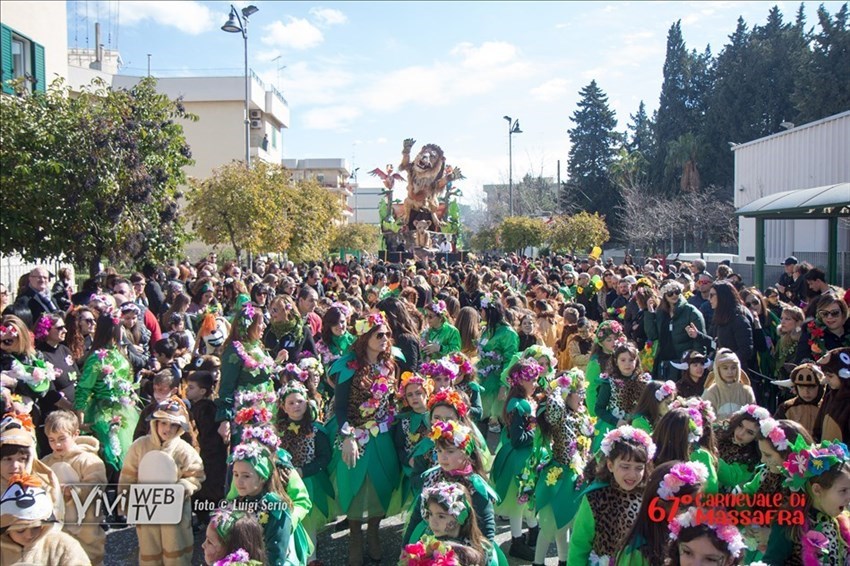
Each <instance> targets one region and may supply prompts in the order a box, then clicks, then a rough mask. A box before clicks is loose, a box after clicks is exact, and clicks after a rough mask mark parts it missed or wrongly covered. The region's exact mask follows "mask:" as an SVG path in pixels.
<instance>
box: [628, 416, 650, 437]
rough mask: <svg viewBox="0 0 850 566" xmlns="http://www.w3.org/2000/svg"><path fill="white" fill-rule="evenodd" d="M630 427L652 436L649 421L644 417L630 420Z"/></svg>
mask: <svg viewBox="0 0 850 566" xmlns="http://www.w3.org/2000/svg"><path fill="white" fill-rule="evenodd" d="M631 424H632V426H633V427H635V428H639V429H641V430H642V431H644V432H646V433H647V434H648V435H650V436H652V423H650V422H649V419H648V418H646V417H645V416H644V415H637V416H635V417H634V418H633V419H632V423H631Z"/></svg>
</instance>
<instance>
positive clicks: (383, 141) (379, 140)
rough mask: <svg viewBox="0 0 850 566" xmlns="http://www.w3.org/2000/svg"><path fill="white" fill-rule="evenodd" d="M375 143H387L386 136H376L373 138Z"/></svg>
mask: <svg viewBox="0 0 850 566" xmlns="http://www.w3.org/2000/svg"><path fill="white" fill-rule="evenodd" d="M375 143H387V138H378V139H376V140H375Z"/></svg>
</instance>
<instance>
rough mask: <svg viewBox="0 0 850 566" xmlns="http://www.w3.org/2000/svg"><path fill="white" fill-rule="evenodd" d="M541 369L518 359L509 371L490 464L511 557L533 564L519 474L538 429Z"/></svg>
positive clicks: (533, 527) (533, 529) (532, 536)
mask: <svg viewBox="0 0 850 566" xmlns="http://www.w3.org/2000/svg"><path fill="white" fill-rule="evenodd" d="M543 373H544V368H543V366H541V365H540V364H539V363H537V361H536V360H535V359H534V358H520V359H519V360H518V361H517V362H516V363H515V364H513V366H511V368H510V369H509V370H508V378H507V382H508V385H509V386H510V391H509V392H508V399H507V404H506V405H505V412H504V415H503V419H504V421H505V428H504V430H502V438H501V442H500V444H499V448H498V450H497V451H496V459H495V460H494V461H493V470H492V481H493V485H494V486H495V488H496V493H497V494H498V495H499V500H500V504H499V506H498V508H497V510H496V512H497V513H499V514H500V515H507V516H508V517H509V518H510V523H511V548H510V551H509V553H508V554H509V555H510V556H514V557H516V558H521V559H523V560H533V559H534V551H533V550H532V548H531V547H533V546H534V545H535V544H536V543H537V535H538V532H539V529H538V528H537V519H536V518H534V517H533V516H532V517H529V518H528V524H529V527H530V530H529V540H528V541H526V539H525V538H523V536H522V520H523V515H524V514H525V511H526V508H527V504H528V494H527V493H521V492H520V480H521V479H522V472H523V469H525V467H526V465H527V464H528V460H529V458H531V455H532V448H533V446H534V437H535V433H536V429H537V400H536V399H535V398H534V392H535V390H536V389H537V386H538V380H539V379H540V377H541V376H542V375H543Z"/></svg>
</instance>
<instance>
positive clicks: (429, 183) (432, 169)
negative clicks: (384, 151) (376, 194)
mask: <svg viewBox="0 0 850 566" xmlns="http://www.w3.org/2000/svg"><path fill="white" fill-rule="evenodd" d="M415 143H416V140H414V139H410V138H408V139H406V140H404V146H403V148H402V151H401V156H402V158H401V164H400V165H399V167H398V168H399V169H400V170H402V171H405V172H406V173H407V198H405V199H404V220H405V223H406V224H408V225H412V223H413V221H415V220H417V219H427V220H430V221H431V227H432V228H431V229H432V230H434V229H438V227H439V221H438V220H437V215H436V211H437V208H438V207H439V203H438V202H437V195H439V194H440V192H441V191H442V190H443V189H444V188H445V187H446V182H447V179H446V178H445V176H444V174H445V170H446V158H445V156H444V155H443V150H442V149H440V146H438V145H436V144H432V143H429V144H427V145H424V146H422V149H420V150H419V153H418V154H416V158H415V159H413V160H411V159H410V149H411V148H412V147H413V144H415Z"/></svg>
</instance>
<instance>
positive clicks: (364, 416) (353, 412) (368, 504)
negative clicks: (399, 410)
mask: <svg viewBox="0 0 850 566" xmlns="http://www.w3.org/2000/svg"><path fill="white" fill-rule="evenodd" d="M355 328H356V330H357V340H356V341H355V342H354V344H352V346H351V350H350V352H349V353H347V354H346V355H344V356H343V357H342V358H340V359H338V360H337V361H336V362H334V364H333V366H331V368H330V370H328V373H329V375H330V376H331V378H332V379H334V380H335V382H336V390H335V392H334V413H335V416H336V418H337V421H338V424H339V434H338V436H337V440H336V446H335V448H336V450H335V453H334V456H333V460H332V464H331V465H332V467H333V469H334V470H335V473H336V493H337V501H338V502H339V505H340V508H341V511H342V512H343V513H345V514H346V515H347V516H348V522H349V526H350V531H351V543H350V547H349V548H350V550H349V562H350V563H351V564H359V563H360V562H361V561H362V557H363V538H362V534H361V524H362V521H363V518H364V517H366V518H367V520H368V529H367V536H368V540H369V556H370V558H371V559H373V560H380V557H381V541H380V538H379V529H380V524H381V519H382V518H383V517H384V516H385V515H386V513H387V511H388V510H389V508H390V499H391V498H392V494H393V491H394V490H395V488H396V486H398V483H399V481H400V478H401V467H400V464H399V460H398V453H397V452H396V450H395V446H394V445H393V440H392V434H391V432H390V425H391V424H392V422H393V418H394V416H395V394H396V391H397V387H398V381H397V377H396V376H397V373H396V372H397V366H396V363H395V359H394V358H395V357H396V356H400V355H401V353H400V352H399V351H398V350H395V349H394V348H393V347H392V341H391V338H390V336H391V332H390V326H389V324H388V322H387V320H386V318H385V317H384V314H383V313H381V312H373V313H370V314H369V315H367V316H366V318H364V319H361V320H358V321H357V324H356V326H355Z"/></svg>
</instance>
